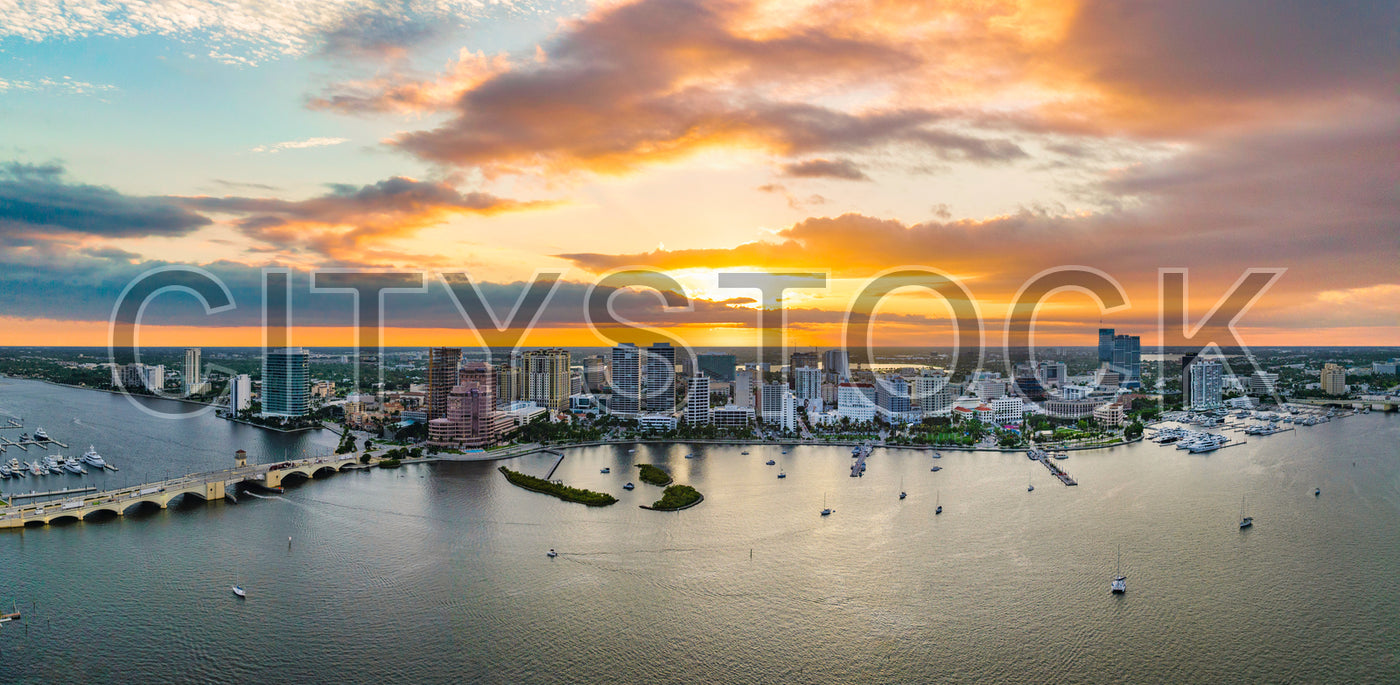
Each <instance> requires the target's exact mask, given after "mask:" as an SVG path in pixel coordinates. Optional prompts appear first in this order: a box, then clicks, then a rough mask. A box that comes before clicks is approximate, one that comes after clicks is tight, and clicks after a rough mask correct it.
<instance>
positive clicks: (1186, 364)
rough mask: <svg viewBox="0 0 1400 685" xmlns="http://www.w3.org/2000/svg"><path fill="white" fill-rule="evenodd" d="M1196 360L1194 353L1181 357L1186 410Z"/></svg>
mask: <svg viewBox="0 0 1400 685" xmlns="http://www.w3.org/2000/svg"><path fill="white" fill-rule="evenodd" d="M1196 359H1197V356H1196V353H1195V352H1189V353H1187V354H1183V355H1181V406H1183V407H1186V408H1188V409H1189V408H1190V407H1191V365H1192V364H1195V363H1196ZM1067 399H1068V397H1067Z"/></svg>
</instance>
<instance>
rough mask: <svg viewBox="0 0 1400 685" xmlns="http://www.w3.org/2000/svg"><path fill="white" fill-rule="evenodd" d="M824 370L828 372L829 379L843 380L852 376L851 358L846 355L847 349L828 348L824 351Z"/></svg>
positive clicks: (834, 380)
mask: <svg viewBox="0 0 1400 685" xmlns="http://www.w3.org/2000/svg"><path fill="white" fill-rule="evenodd" d="M822 370H823V371H825V372H826V375H827V380H830V381H833V382H837V383H839V382H841V381H842V380H845V379H849V378H850V377H851V363H850V358H849V357H847V356H846V351H845V350H827V351H826V352H823V353H822Z"/></svg>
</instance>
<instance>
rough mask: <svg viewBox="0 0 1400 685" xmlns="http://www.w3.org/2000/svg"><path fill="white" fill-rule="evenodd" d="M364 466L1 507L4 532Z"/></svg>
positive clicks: (289, 469) (317, 465) (261, 469)
mask: <svg viewBox="0 0 1400 685" xmlns="http://www.w3.org/2000/svg"><path fill="white" fill-rule="evenodd" d="M377 461H378V459H377V458H371V460H370V463H371V464H372V463H374V462H377ZM359 466H360V455H358V454H346V455H335V456H330V457H312V458H309V459H298V460H294V461H284V462H278V463H275V464H254V465H250V466H240V467H238V468H233V469H225V470H223V471H214V472H211V473H200V474H191V475H188V476H183V477H180V478H173V479H171V480H164V481H159V482H156V483H147V484H145V485H137V486H133V487H126V488H121V489H118V490H108V491H106V492H93V493H88V494H86V495H83V496H82V497H74V498H71V499H67V500H55V501H47V502H33V503H29V504H21V505H12V506H0V528H19V527H22V526H26V525H30V524H48V523H53V522H55V521H59V520H63V519H74V520H79V521H81V520H83V519H85V518H87V517H88V516H91V515H94V514H98V513H103V512H105V513H110V514H115V515H117V516H124V515H126V513H127V512H129V511H132V510H134V509H137V508H139V507H142V506H143V505H144V506H155V507H159V508H161V509H165V508H166V507H168V506H170V503H171V502H172V501H174V500H175V498H177V497H182V496H188V497H195V498H198V499H201V500H204V501H206V502H207V501H212V500H216V499H224V498H225V497H227V496H228V495H229V494H230V493H232V492H233V490H234V488H236V487H237V486H238V484H240V483H243V482H245V481H246V482H252V483H256V484H257V485H260V486H262V487H265V488H279V487H281V485H282V482H283V481H284V480H285V479H286V478H287V477H288V476H293V477H297V476H301V477H306V478H313V477H315V476H316V475H317V474H321V473H335V472H338V471H341V470H343V469H346V468H353V467H359Z"/></svg>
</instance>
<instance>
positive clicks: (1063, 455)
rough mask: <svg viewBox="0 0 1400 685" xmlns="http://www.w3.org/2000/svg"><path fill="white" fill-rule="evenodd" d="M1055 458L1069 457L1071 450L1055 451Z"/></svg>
mask: <svg viewBox="0 0 1400 685" xmlns="http://www.w3.org/2000/svg"><path fill="white" fill-rule="evenodd" d="M1055 458H1056V459H1069V452H1056V453H1055Z"/></svg>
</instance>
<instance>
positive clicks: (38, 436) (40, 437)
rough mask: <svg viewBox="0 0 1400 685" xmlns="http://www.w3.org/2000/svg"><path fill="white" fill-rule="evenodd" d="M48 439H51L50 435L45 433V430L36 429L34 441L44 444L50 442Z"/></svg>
mask: <svg viewBox="0 0 1400 685" xmlns="http://www.w3.org/2000/svg"><path fill="white" fill-rule="evenodd" d="M48 439H49V434H48V433H45V432H44V429H42V428H35V429H34V440H35V441H37V442H44V441H46V440H48Z"/></svg>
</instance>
